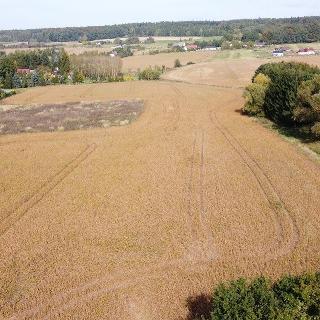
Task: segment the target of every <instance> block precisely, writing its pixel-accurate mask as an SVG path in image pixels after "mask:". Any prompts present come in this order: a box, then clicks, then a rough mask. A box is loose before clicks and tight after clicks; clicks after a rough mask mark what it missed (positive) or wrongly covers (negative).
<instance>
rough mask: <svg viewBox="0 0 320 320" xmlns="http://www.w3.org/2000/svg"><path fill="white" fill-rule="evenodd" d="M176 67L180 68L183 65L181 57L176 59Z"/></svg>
mask: <svg viewBox="0 0 320 320" xmlns="http://www.w3.org/2000/svg"><path fill="white" fill-rule="evenodd" d="M174 67H175V68H180V67H182V64H181V62H180V60H179V59H176V60H175V61H174Z"/></svg>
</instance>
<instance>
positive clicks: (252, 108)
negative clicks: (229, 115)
mask: <svg viewBox="0 0 320 320" xmlns="http://www.w3.org/2000/svg"><path fill="white" fill-rule="evenodd" d="M270 82H271V80H270V78H269V77H268V76H265V75H264V74H262V73H259V74H258V75H257V76H256V77H255V78H254V80H253V83H251V84H250V85H248V86H247V87H246V89H245V92H244V94H243V96H244V98H245V99H246V103H245V105H244V107H243V109H242V111H243V113H245V114H248V115H251V116H264V110H263V106H264V101H265V96H266V92H267V89H268V87H269V85H270Z"/></svg>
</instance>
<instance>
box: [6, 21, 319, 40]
mask: <svg viewBox="0 0 320 320" xmlns="http://www.w3.org/2000/svg"><path fill="white" fill-rule="evenodd" d="M128 36H130V37H132V36H140V37H143V36H146V37H147V36H176V37H182V36H190V37H192V36H200V37H211V36H221V37H224V38H225V39H226V40H242V41H246V42H248V41H263V42H266V43H269V44H279V43H301V42H316V41H320V17H301V18H283V19H246V20H231V21H219V22H218V21H185V22H157V23H130V24H121V25H112V26H100V27H97V26H96V27H72V28H69V27H68V28H51V29H30V30H3V31H0V42H67V41H93V40H99V39H115V38H121V37H128Z"/></svg>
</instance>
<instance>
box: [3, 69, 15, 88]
mask: <svg viewBox="0 0 320 320" xmlns="http://www.w3.org/2000/svg"><path fill="white" fill-rule="evenodd" d="M12 78H13V76H12V75H11V73H6V75H5V78H4V83H3V87H4V88H5V89H12Z"/></svg>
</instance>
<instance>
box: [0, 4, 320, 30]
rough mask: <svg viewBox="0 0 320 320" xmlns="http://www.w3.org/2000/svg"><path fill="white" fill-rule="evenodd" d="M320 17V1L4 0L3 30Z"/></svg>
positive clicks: (0, 24) (1, 8)
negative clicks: (132, 23)
mask: <svg viewBox="0 0 320 320" xmlns="http://www.w3.org/2000/svg"><path fill="white" fill-rule="evenodd" d="M297 16H320V4H319V0H157V1H152V0H27V1H26V0H13V1H8V0H0V29H2V30H4V29H30V28H43V27H66V26H99V25H110V24H117V23H128V22H149V21H151V22H154V21H182V20H229V19H240V18H265V17H268V18H279V17H297Z"/></svg>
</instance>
